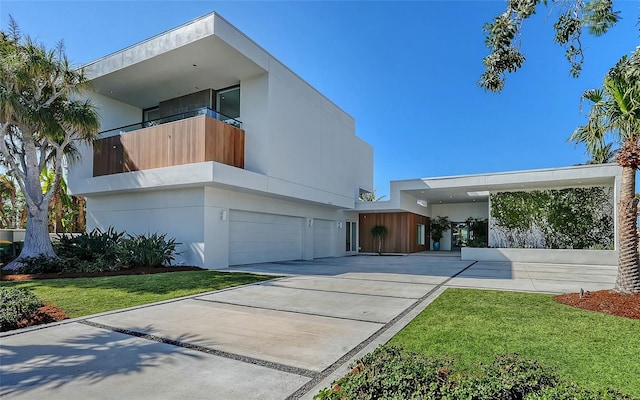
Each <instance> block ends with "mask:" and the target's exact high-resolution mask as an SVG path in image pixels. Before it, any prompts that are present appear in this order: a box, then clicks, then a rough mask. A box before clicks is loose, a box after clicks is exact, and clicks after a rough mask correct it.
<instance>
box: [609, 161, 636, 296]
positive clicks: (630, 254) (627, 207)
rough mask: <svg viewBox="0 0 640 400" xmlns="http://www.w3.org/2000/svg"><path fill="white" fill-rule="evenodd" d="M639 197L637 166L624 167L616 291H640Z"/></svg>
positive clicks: (620, 204)
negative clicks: (639, 245) (639, 252)
mask: <svg viewBox="0 0 640 400" xmlns="http://www.w3.org/2000/svg"><path fill="white" fill-rule="evenodd" d="M637 210H638V199H637V198H636V168H634V167H633V166H626V165H625V166H623V167H622V190H621V191H620V203H619V205H618V224H619V233H620V237H619V243H620V248H619V255H618V277H617V278H616V287H615V289H614V290H615V291H616V292H620V293H640V260H639V258H638V230H637V223H636V218H637Z"/></svg>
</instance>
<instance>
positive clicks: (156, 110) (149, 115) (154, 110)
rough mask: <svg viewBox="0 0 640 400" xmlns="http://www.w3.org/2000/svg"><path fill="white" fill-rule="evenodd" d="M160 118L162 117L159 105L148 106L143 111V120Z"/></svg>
mask: <svg viewBox="0 0 640 400" xmlns="http://www.w3.org/2000/svg"><path fill="white" fill-rule="evenodd" d="M158 118H160V107H158V106H155V107H151V108H147V109H145V110H144V111H143V112H142V122H147V121H151V120H154V119H158Z"/></svg>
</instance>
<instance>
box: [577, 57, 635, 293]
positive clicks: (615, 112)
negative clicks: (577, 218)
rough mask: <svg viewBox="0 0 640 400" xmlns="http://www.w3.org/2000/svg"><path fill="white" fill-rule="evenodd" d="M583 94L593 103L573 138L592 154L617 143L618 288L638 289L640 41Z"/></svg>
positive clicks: (585, 98)
mask: <svg viewBox="0 0 640 400" xmlns="http://www.w3.org/2000/svg"><path fill="white" fill-rule="evenodd" d="M582 97H583V99H584V100H587V101H589V102H591V103H592V106H591V110H590V111H589V120H588V122H587V123H586V124H585V125H583V126H580V127H578V129H576V130H575V132H574V133H573V135H571V137H570V140H571V141H573V142H575V143H584V144H585V145H586V148H587V151H588V152H590V153H591V155H592V157H593V156H595V154H594V153H596V151H597V150H598V149H602V148H604V147H605V146H604V143H605V142H606V136H607V135H611V136H613V137H614V138H615V140H616V141H617V142H618V143H619V145H620V147H619V149H618V154H617V156H616V162H617V163H618V165H620V166H621V167H622V184H621V186H622V188H621V192H620V202H619V203H618V230H619V231H618V236H619V240H620V248H619V258H618V277H617V279H616V286H615V289H614V290H616V291H617V292H621V293H640V261H639V259H638V234H637V223H636V217H637V208H638V199H637V198H636V195H635V194H636V191H635V187H636V171H637V170H638V166H639V165H640V146H639V144H638V140H640V47H639V48H637V49H636V51H635V52H634V53H633V55H632V56H631V57H630V58H628V57H627V56H624V57H622V58H621V59H620V61H618V63H617V64H616V65H615V66H614V67H613V68H612V69H611V70H609V72H608V73H607V75H606V76H605V78H604V84H603V87H602V88H598V89H591V90H587V91H585V92H584V94H583V96H582Z"/></svg>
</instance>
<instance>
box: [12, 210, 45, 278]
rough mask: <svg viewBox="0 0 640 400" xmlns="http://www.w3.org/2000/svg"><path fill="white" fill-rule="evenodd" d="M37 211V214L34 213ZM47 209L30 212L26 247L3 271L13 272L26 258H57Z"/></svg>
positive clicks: (24, 246)
mask: <svg viewBox="0 0 640 400" xmlns="http://www.w3.org/2000/svg"><path fill="white" fill-rule="evenodd" d="M34 211H35V212H34ZM47 214H48V213H47V208H45V209H44V210H42V209H38V210H29V217H28V218H27V231H26V234H25V238H24V245H23V246H22V251H21V252H20V255H19V256H18V258H16V259H15V260H13V261H11V262H10V263H9V264H7V265H6V266H5V267H4V268H3V269H5V270H12V269H16V268H18V267H20V266H21V263H20V260H22V259H23V258H25V257H38V256H40V255H43V256H45V257H50V258H56V257H57V256H56V253H55V252H54V251H53V246H52V244H51V238H50V237H49V226H48V218H47V217H48V215H47Z"/></svg>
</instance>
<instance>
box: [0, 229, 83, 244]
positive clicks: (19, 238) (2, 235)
mask: <svg viewBox="0 0 640 400" xmlns="http://www.w3.org/2000/svg"><path fill="white" fill-rule="evenodd" d="M26 232H27V231H26V230H25V229H0V243H2V242H11V243H14V242H24V237H25V234H26ZM59 235H62V234H61V233H60V234H58V233H50V234H49V237H50V238H51V240H58V237H59ZM65 235H67V236H78V235H81V233H65ZM5 244H6V243H5Z"/></svg>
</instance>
